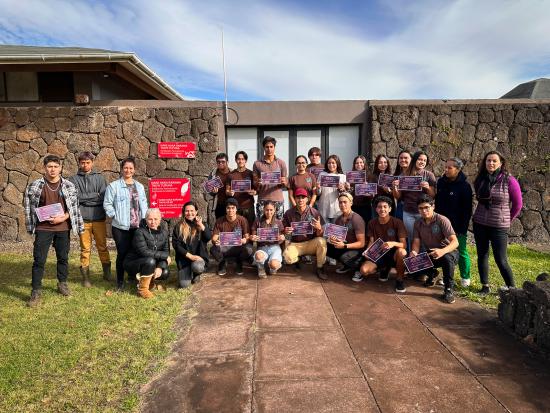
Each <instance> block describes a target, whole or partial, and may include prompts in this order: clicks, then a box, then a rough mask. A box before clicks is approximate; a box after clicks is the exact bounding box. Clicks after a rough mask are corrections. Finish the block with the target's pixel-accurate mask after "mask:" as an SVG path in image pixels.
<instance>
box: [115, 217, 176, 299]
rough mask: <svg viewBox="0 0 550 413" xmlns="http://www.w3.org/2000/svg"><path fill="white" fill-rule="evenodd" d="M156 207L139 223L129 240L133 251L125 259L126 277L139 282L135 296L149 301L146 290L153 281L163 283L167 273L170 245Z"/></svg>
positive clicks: (148, 293)
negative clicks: (134, 278)
mask: <svg viewBox="0 0 550 413" xmlns="http://www.w3.org/2000/svg"><path fill="white" fill-rule="evenodd" d="M161 224H162V220H161V216H160V210H159V209H158V208H150V209H148V210H147V213H146V214H145V220H143V221H141V223H140V226H139V228H138V229H137V230H136V232H135V234H134V238H133V240H132V249H131V250H130V252H129V253H128V255H126V258H125V259H124V269H125V270H126V272H128V276H129V277H132V276H135V277H136V278H138V280H139V285H138V295H139V296H140V297H143V298H151V297H152V296H153V293H152V292H151V291H149V288H152V286H153V285H154V281H153V280H155V279H161V280H165V279H167V278H168V275H169V274H170V272H169V270H168V266H169V265H170V262H171V259H170V246H169V235H168V230H167V229H166V228H164V226H163V225H161Z"/></svg>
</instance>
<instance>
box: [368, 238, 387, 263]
mask: <svg viewBox="0 0 550 413" xmlns="http://www.w3.org/2000/svg"><path fill="white" fill-rule="evenodd" d="M390 249H391V248H384V241H383V240H382V238H378V239H377V240H376V241H374V242H373V243H372V245H371V246H370V247H368V248H367V249H366V250H365V252H364V253H363V256H364V257H366V258H368V259H369V260H371V261H372V262H376V261H378V260H379V259H380V258H382V256H383V255H384V254H385V253H386V252H388V251H389V250H390Z"/></svg>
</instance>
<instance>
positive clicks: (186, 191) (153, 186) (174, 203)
mask: <svg viewBox="0 0 550 413" xmlns="http://www.w3.org/2000/svg"><path fill="white" fill-rule="evenodd" d="M149 199H150V206H151V208H158V209H160V213H161V215H162V217H163V218H178V217H180V216H181V208H182V207H183V205H184V204H185V203H186V202H187V201H189V200H190V199H191V182H190V181H189V179H187V178H156V179H151V180H150V181H149Z"/></svg>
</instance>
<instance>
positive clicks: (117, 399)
mask: <svg viewBox="0 0 550 413" xmlns="http://www.w3.org/2000/svg"><path fill="white" fill-rule="evenodd" d="M0 260H1V263H2V265H0V303H1V305H0V355H1V356H0V412H77V411H87V412H108V411H113V412H114V411H116V412H118V411H135V410H136V409H137V406H138V404H139V386H140V385H141V384H143V383H145V382H147V381H148V379H149V378H150V377H151V376H152V375H153V374H154V373H155V371H158V369H160V368H161V366H162V363H163V361H164V359H165V358H166V356H167V354H168V353H169V351H170V346H171V343H172V342H173V341H174V339H175V337H176V335H177V331H175V319H176V317H177V315H178V314H180V313H181V311H182V306H183V304H184V303H185V301H186V300H187V299H188V297H189V294H190V293H189V292H188V291H185V290H176V289H175V288H173V286H171V288H169V289H168V290H167V291H166V292H158V293H156V297H155V298H153V299H151V300H143V299H141V298H139V297H137V296H136V294H135V288H133V289H132V290H130V292H125V293H113V294H112V295H111V294H109V293H107V291H108V290H109V289H112V288H113V285H112V284H110V283H107V282H105V281H103V280H101V275H100V273H101V266H100V263H99V261H98V259H97V256H96V257H94V259H93V262H92V266H91V270H92V273H93V274H94V275H93V278H92V281H93V287H92V288H89V289H85V288H83V287H81V286H80V284H79V281H78V277H77V274H78V265H79V263H78V256H77V254H76V253H73V254H71V259H70V272H69V274H70V276H69V287H70V288H71V292H72V296H70V297H63V296H61V295H59V294H58V293H57V292H56V285H57V280H56V279H55V254H54V253H50V258H49V259H48V263H47V267H46V277H45V279H44V286H43V293H42V303H41V304H40V305H39V306H38V307H37V308H34V309H31V308H27V307H26V303H25V301H26V300H27V299H28V297H29V294H30V271H31V266H32V257H31V255H30V254H27V255H23V254H11V253H5V252H2V253H0ZM113 267H114V265H113ZM113 270H114V268H113ZM172 277H173V275H172ZM106 293H107V294H106Z"/></svg>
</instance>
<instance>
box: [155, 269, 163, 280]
mask: <svg viewBox="0 0 550 413" xmlns="http://www.w3.org/2000/svg"><path fill="white" fill-rule="evenodd" d="M161 274H162V268H155V272H154V273H153V278H155V279H156V278H158V277H160V275H161Z"/></svg>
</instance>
